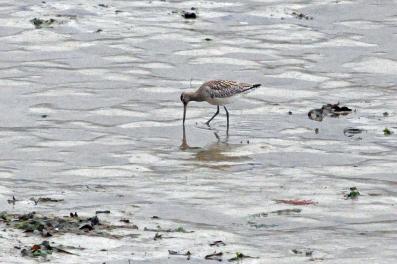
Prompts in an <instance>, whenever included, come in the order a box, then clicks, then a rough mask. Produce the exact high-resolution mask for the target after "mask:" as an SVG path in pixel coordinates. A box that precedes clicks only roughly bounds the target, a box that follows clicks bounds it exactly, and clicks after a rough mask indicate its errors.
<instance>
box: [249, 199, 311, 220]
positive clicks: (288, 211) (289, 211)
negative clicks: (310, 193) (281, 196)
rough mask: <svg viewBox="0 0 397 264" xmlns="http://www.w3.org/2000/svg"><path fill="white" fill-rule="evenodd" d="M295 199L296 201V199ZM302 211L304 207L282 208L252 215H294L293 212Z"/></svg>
mask: <svg viewBox="0 0 397 264" xmlns="http://www.w3.org/2000/svg"><path fill="white" fill-rule="evenodd" d="M283 201H284V200H283ZM294 201H295V202H296V200H294ZM306 201H307V200H306ZM300 212H302V209H298V208H292V209H282V210H276V211H271V212H268V213H258V214H253V215H252V217H268V216H269V215H293V214H299V213H300Z"/></svg>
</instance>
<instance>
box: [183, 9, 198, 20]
mask: <svg viewBox="0 0 397 264" xmlns="http://www.w3.org/2000/svg"><path fill="white" fill-rule="evenodd" d="M182 17H184V18H185V19H196V18H197V15H196V13H195V12H187V11H183V13H182Z"/></svg>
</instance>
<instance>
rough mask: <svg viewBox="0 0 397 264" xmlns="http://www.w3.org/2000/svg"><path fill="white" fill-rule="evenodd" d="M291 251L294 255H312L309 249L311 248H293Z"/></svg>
mask: <svg viewBox="0 0 397 264" xmlns="http://www.w3.org/2000/svg"><path fill="white" fill-rule="evenodd" d="M291 251H292V253H294V254H295V255H303V256H306V257H311V256H312V255H313V250H311V249H293V250H291Z"/></svg>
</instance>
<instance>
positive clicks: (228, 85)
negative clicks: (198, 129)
mask: <svg viewBox="0 0 397 264" xmlns="http://www.w3.org/2000/svg"><path fill="white" fill-rule="evenodd" d="M259 86H261V85H260V84H249V83H240V82H235V81H228V80H213V81H208V82H205V83H203V84H202V85H201V86H200V88H198V89H197V90H196V91H194V92H184V93H182V94H181V101H182V103H183V125H185V118H186V108H187V104H188V103H189V102H190V101H196V102H203V101H206V102H208V103H210V104H212V105H216V106H217V110H216V113H215V114H214V115H213V116H212V117H211V118H210V119H209V120H208V121H207V122H206V124H207V125H208V126H209V125H210V122H211V121H212V119H214V118H215V117H216V116H217V115H218V114H219V106H223V108H224V109H225V111H226V117H227V129H228V130H229V112H228V111H227V109H226V106H225V105H226V104H229V103H231V102H232V101H233V99H234V98H235V97H236V95H239V94H241V93H245V92H248V91H251V90H252V89H254V88H257V87H259Z"/></svg>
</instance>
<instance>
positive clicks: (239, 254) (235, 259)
mask: <svg viewBox="0 0 397 264" xmlns="http://www.w3.org/2000/svg"><path fill="white" fill-rule="evenodd" d="M245 258H255V259H258V257H251V256H248V255H244V254H243V253H240V252H236V256H235V257H233V258H231V259H229V260H228V261H229V262H234V261H241V260H243V259H245Z"/></svg>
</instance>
